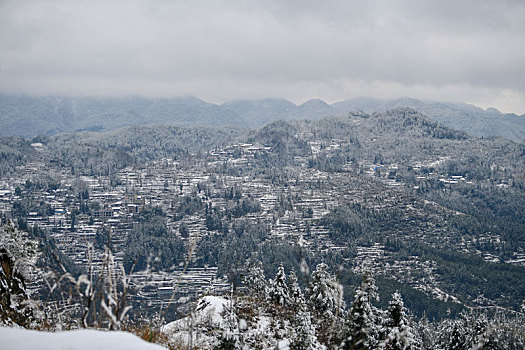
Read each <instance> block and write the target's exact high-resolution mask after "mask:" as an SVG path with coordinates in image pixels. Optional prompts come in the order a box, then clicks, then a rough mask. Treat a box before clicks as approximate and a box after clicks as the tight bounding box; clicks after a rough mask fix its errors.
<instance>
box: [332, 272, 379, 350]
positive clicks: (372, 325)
mask: <svg viewBox="0 0 525 350" xmlns="http://www.w3.org/2000/svg"><path fill="white" fill-rule="evenodd" d="M372 299H376V300H378V299H379V296H378V294H377V287H376V285H375V280H374V278H373V277H372V275H371V274H370V273H366V274H365V275H364V276H363V282H362V283H361V285H360V286H359V288H357V290H356V292H355V296H354V302H353V303H352V307H351V309H350V312H349V317H348V327H347V331H348V334H347V336H346V339H345V341H344V342H343V344H342V348H343V349H373V348H375V347H377V346H378V344H379V340H380V328H381V325H382V324H383V323H384V320H383V317H382V315H381V311H380V310H378V309H377V308H376V307H374V306H373V305H372V303H371V300H372Z"/></svg>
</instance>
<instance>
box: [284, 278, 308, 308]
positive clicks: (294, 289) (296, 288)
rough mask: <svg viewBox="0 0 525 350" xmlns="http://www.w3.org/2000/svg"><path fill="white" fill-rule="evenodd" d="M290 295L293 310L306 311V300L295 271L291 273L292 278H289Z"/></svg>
mask: <svg viewBox="0 0 525 350" xmlns="http://www.w3.org/2000/svg"><path fill="white" fill-rule="evenodd" d="M288 294H289V295H290V302H291V308H292V310H293V311H295V312H299V311H301V310H305V308H306V300H305V298H304V294H303V291H302V289H301V286H300V285H299V281H298V279H297V275H296V274H295V271H294V270H292V271H291V272H290V277H289V278H288Z"/></svg>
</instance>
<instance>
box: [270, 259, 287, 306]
mask: <svg viewBox="0 0 525 350" xmlns="http://www.w3.org/2000/svg"><path fill="white" fill-rule="evenodd" d="M268 296H269V297H270V301H272V302H273V303H275V304H277V305H280V306H288V305H290V295H289V294H288V285H287V284H286V273H285V272H284V267H283V265H280V266H279V268H278V270H277V274H276V275H275V279H273V280H272V281H271V282H270V288H269V291H268Z"/></svg>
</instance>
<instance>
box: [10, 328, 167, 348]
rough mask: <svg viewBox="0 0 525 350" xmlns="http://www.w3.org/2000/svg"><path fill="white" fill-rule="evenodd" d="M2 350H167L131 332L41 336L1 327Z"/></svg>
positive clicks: (41, 333) (40, 333)
mask: <svg viewBox="0 0 525 350" xmlns="http://www.w3.org/2000/svg"><path fill="white" fill-rule="evenodd" d="M0 348H2V349H10V350H31V349H38V350H99V349H100V350H102V349H111V350H165V348H163V347H162V346H160V345H156V344H151V343H148V342H146V341H144V340H142V339H140V338H139V337H137V336H135V335H133V334H131V333H127V332H112V331H99V330H92V329H83V330H76V331H67V332H39V331H32V330H27V329H24V328H10V327H0Z"/></svg>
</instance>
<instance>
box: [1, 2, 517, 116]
mask: <svg viewBox="0 0 525 350" xmlns="http://www.w3.org/2000/svg"><path fill="white" fill-rule="evenodd" d="M0 91H2V92H4V93H24V94H36V95H56V94H60V95H62V94H67V95H132V94H133V95H145V96H181V95H194V96H197V97H200V98H202V99H204V100H206V101H210V102H223V101H228V100H233V99H241V98H261V97H284V98H288V99H290V100H292V101H293V102H296V103H302V102H304V101H306V100H308V99H310V98H321V99H324V100H325V101H327V102H335V101H338V100H343V99H347V98H353V97H359V96H371V97H377V98H397V97H402V96H410V97H415V98H422V99H433V100H450V101H463V102H470V103H474V104H477V105H479V106H482V107H489V106H494V107H496V108H498V109H500V110H502V111H504V112H516V113H519V114H522V113H525V1H523V0H516V1H505V0H497V1H491V0H483V1H478V0H475V1H474V0H473V1H466V0H451V1H447V0H437V1H421V0H413V1H396V0H385V1H373V0H363V1H351V0H340V1H337V0H336V1H329V0H324V1H320V0H315V1H314V0H253V1H252V0H208V1H198V0H187V1H176V0H170V1H168V0H166V1H164V0H148V1H146V0H143V1H141V0H123V1H109V0H104V1H98V0H90V1H74V0H64V1H60V0H40V1H25V0H16V1H7V0H0Z"/></svg>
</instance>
